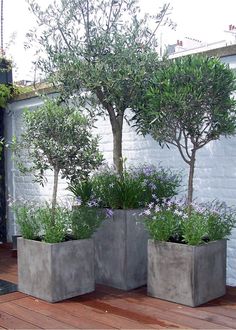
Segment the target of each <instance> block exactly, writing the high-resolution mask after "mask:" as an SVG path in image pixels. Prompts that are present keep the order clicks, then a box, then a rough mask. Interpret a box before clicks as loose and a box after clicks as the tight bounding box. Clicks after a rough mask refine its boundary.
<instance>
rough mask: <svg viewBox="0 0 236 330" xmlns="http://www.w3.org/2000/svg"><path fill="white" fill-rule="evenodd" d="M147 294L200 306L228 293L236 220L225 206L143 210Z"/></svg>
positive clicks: (176, 204)
mask: <svg viewBox="0 0 236 330" xmlns="http://www.w3.org/2000/svg"><path fill="white" fill-rule="evenodd" d="M145 214H146V216H147V219H146V225H147V228H148V231H149V234H150V237H151V239H150V240H149V242H148V289H147V291H148V295H150V296H152V297H157V298H161V299H165V300H169V301H173V302H176V303H180V304H184V305H188V306H192V307H195V306H198V305H202V304H203V303H206V302H208V301H210V300H212V299H215V298H218V297H220V296H222V295H224V294H225V292H226V239H225V238H227V237H228V236H229V234H230V232H231V229H232V228H233V226H234V225H235V221H236V213H235V210H232V209H230V208H229V207H227V206H226V205H225V204H224V203H219V202H216V201H215V202H214V203H211V204H196V203H193V204H192V206H191V213H189V208H188V205H187V202H186V201H177V200H172V201H168V202H164V203H162V204H161V206H159V205H154V204H153V205H150V208H149V209H147V210H146V211H145Z"/></svg>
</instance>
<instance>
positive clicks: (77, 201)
mask: <svg viewBox="0 0 236 330" xmlns="http://www.w3.org/2000/svg"><path fill="white" fill-rule="evenodd" d="M75 203H76V205H78V206H80V205H81V204H82V199H81V197H80V196H77V197H76V201H75Z"/></svg>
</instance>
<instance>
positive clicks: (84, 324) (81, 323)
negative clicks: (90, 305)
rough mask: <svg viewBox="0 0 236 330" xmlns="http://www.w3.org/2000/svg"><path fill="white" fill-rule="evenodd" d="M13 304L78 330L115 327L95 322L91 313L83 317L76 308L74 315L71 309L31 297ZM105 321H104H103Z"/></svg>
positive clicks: (80, 311) (81, 312)
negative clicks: (78, 329)
mask: <svg viewBox="0 0 236 330" xmlns="http://www.w3.org/2000/svg"><path fill="white" fill-rule="evenodd" d="M14 303H15V304H17V305H19V306H23V307H25V308H27V309H28V310H29V311H39V312H40V314H43V315H47V316H50V317H51V318H53V319H55V320H58V321H63V322H66V323H67V324H68V325H70V326H73V327H76V328H80V329H111V328H113V329H115V328H116V327H115V326H114V323H113V326H111V325H107V324H106V322H104V323H102V322H100V321H97V320H95V319H94V317H93V313H92V311H91V313H90V314H89V315H87V316H88V317H86V315H84V313H83V310H81V309H80V308H78V307H77V308H76V311H77V313H76V315H75V314H74V313H73V309H69V310H68V311H65V310H63V309H62V308H60V305H61V303H57V304H50V303H47V302H44V301H41V300H38V299H34V298H32V297H27V298H24V299H21V300H20V301H14ZM103 321H104V320H103ZM105 321H106V320H105Z"/></svg>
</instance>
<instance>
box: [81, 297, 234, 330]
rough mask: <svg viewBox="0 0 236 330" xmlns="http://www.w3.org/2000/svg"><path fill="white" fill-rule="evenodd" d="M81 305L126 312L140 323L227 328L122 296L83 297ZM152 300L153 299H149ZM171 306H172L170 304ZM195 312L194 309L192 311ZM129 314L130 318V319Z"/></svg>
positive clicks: (116, 312)
mask: <svg viewBox="0 0 236 330" xmlns="http://www.w3.org/2000/svg"><path fill="white" fill-rule="evenodd" d="M82 299H83V300H82V301H83V304H85V305H87V306H91V307H95V308H99V309H101V310H108V311H110V312H111V313H115V314H117V315H120V314H123V313H125V314H127V313H128V312H129V313H131V314H133V316H134V317H136V318H139V319H140V321H141V320H142V318H146V319H147V318H149V323H154V324H155V323H158V322H162V321H163V322H164V323H165V322H170V323H171V322H173V323H177V324H179V325H180V326H182V327H190V328H191V327H194V328H196V329H227V328H228V327H227V326H223V325H219V324H216V323H214V322H208V321H207V320H202V319H199V318H194V317H190V316H188V315H184V314H181V315H180V314H179V313H176V312H173V311H172V310H169V311H168V310H165V309H157V308H155V307H153V306H152V304H150V305H148V306H147V305H145V304H140V302H139V300H138V299H137V300H136V301H135V302H130V301H127V299H126V296H125V294H124V297H123V298H119V297H116V296H112V295H109V294H107V295H101V294H99V293H96V294H93V295H91V298H88V297H84V298H82ZM149 299H151V300H154V298H149ZM169 304H170V309H171V306H172V305H173V304H172V303H169ZM193 310H195V309H193ZM131 314H130V317H131Z"/></svg>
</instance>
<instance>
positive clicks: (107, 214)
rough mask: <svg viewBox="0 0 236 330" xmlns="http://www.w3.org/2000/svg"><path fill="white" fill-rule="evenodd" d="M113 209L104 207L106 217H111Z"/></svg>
mask: <svg viewBox="0 0 236 330" xmlns="http://www.w3.org/2000/svg"><path fill="white" fill-rule="evenodd" d="M113 213H114V212H113V211H112V209H106V218H111V217H112V216H113Z"/></svg>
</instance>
